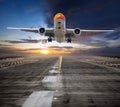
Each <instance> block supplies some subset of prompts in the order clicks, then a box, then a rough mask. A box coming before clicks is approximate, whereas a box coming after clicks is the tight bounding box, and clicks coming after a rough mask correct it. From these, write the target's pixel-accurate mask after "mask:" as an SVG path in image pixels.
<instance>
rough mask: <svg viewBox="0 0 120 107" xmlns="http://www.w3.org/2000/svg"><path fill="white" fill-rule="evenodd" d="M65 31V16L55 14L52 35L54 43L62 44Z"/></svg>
mask: <svg viewBox="0 0 120 107" xmlns="http://www.w3.org/2000/svg"><path fill="white" fill-rule="evenodd" d="M65 31H66V26H65V16H64V15H63V14H62V13H57V14H56V15H55V16H54V34H55V39H56V41H58V42H63V41H64V40H65Z"/></svg>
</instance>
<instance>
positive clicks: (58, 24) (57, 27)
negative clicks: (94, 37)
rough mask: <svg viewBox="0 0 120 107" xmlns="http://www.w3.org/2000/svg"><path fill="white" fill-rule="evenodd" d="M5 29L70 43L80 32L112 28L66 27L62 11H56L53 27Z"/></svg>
mask: <svg viewBox="0 0 120 107" xmlns="http://www.w3.org/2000/svg"><path fill="white" fill-rule="evenodd" d="M7 29H16V30H21V31H27V32H34V33H39V34H40V35H45V36H48V42H52V40H53V37H54V39H55V40H56V41H57V42H59V43H61V42H64V41H65V40H66V41H67V42H68V43H71V41H72V40H71V37H73V36H80V35H81V33H83V32H86V33H89V32H90V33H92V32H93V33H103V32H112V31H114V30H86V29H80V28H75V29H67V28H66V18H65V16H64V15H63V14H62V13H57V14H56V15H55V16H54V28H43V27H41V28H14V27H7Z"/></svg>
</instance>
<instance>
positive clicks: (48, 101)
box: [22, 91, 54, 107]
mask: <svg viewBox="0 0 120 107" xmlns="http://www.w3.org/2000/svg"><path fill="white" fill-rule="evenodd" d="M53 94H54V91H36V92H33V93H32V94H31V95H30V96H29V97H28V99H27V100H26V101H25V102H24V104H23V106H22V107H51V106H52V99H53Z"/></svg>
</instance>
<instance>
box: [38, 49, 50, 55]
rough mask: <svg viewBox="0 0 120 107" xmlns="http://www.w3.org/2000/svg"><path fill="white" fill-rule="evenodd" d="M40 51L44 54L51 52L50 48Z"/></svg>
mask: <svg viewBox="0 0 120 107" xmlns="http://www.w3.org/2000/svg"><path fill="white" fill-rule="evenodd" d="M40 53H41V54H44V55H47V54H49V50H41V51H40Z"/></svg>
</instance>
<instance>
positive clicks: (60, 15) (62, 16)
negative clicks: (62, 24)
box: [54, 13, 65, 20]
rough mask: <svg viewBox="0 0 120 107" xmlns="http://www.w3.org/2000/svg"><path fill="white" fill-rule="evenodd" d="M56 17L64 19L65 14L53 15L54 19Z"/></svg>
mask: <svg viewBox="0 0 120 107" xmlns="http://www.w3.org/2000/svg"><path fill="white" fill-rule="evenodd" d="M56 19H63V20H65V16H64V15H63V14H62V13H57V14H56V15H55V16H54V20H56Z"/></svg>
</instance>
